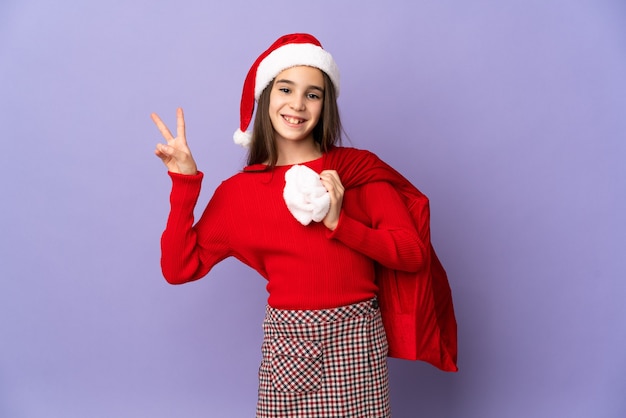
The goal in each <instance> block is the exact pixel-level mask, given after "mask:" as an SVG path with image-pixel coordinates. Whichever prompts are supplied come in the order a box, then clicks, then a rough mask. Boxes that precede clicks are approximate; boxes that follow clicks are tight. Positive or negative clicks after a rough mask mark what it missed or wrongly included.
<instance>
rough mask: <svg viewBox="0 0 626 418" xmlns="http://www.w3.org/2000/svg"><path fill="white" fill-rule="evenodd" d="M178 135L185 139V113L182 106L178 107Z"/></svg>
mask: <svg viewBox="0 0 626 418" xmlns="http://www.w3.org/2000/svg"><path fill="white" fill-rule="evenodd" d="M176 136H177V137H178V138H182V139H183V141H185V115H184V114H183V109H182V108H181V107H179V108H178V109H176ZM185 142H186V141H185Z"/></svg>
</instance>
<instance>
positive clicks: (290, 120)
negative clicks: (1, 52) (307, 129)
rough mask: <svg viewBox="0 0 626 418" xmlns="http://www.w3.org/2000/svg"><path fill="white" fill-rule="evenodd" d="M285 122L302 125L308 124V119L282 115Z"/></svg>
mask: <svg viewBox="0 0 626 418" xmlns="http://www.w3.org/2000/svg"><path fill="white" fill-rule="evenodd" d="M281 116H282V117H283V120H284V121H285V122H287V123H288V124H290V125H301V124H303V123H304V122H306V119H302V118H296V117H294V116H287V115H281Z"/></svg>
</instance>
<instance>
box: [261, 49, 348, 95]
mask: <svg viewBox="0 0 626 418" xmlns="http://www.w3.org/2000/svg"><path fill="white" fill-rule="evenodd" d="M299 65H305V66H309V67H315V68H319V69H320V70H322V71H324V72H325V73H326V74H328V77H330V79H331V81H332V82H333V85H334V86H335V91H336V92H337V96H339V69H338V68H337V64H335V60H333V57H332V55H330V54H329V53H328V52H326V51H325V50H323V49H322V48H320V47H319V46H317V45H313V44H287V45H283V46H281V47H280V48H278V49H276V50H274V51H272V53H270V54H269V55H268V56H267V57H265V59H264V60H263V61H261V62H260V63H259V68H258V69H257V72H256V82H255V83H254V98H255V99H256V100H259V97H260V96H261V93H263V90H265V87H267V86H268V85H269V84H270V82H271V81H272V80H273V79H274V78H275V77H276V76H277V75H278V74H280V73H281V72H282V71H284V70H286V69H288V68H291V67H296V66H299Z"/></svg>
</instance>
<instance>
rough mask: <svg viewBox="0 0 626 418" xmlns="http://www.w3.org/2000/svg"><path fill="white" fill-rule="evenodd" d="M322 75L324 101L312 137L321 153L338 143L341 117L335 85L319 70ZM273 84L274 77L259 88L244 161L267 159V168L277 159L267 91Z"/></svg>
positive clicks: (258, 161) (251, 163) (274, 163)
mask: <svg viewBox="0 0 626 418" xmlns="http://www.w3.org/2000/svg"><path fill="white" fill-rule="evenodd" d="M322 75H323V76H324V102H323V104H322V114H321V115H320V120H319V121H318V122H317V125H315V128H313V139H314V140H315V142H317V143H318V144H320V150H321V151H322V153H326V152H328V150H329V149H330V148H331V147H332V146H334V145H337V144H341V119H340V118H339V107H338V106H337V91H336V90H335V86H334V85H333V83H332V81H331V79H330V77H328V75H326V73H325V72H323V71H322ZM273 86H274V80H272V81H271V82H270V83H269V85H268V86H267V87H266V88H265V90H263V92H262V93H261V96H260V97H259V100H258V102H257V108H256V114H255V115H254V126H253V128H252V141H251V143H250V149H249V151H248V165H253V164H262V163H265V162H267V169H268V170H270V169H272V168H274V167H275V166H276V162H277V161H278V149H277V148H276V141H274V127H273V126H272V121H271V120H270V115H269V107H270V92H271V90H272V87H273Z"/></svg>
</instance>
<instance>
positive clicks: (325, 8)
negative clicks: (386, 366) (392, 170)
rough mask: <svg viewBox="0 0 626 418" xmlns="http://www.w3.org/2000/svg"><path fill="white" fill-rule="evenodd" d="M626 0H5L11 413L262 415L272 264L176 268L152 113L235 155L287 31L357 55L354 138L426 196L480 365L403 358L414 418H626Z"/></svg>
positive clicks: (408, 410) (6, 390)
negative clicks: (172, 278)
mask: <svg viewBox="0 0 626 418" xmlns="http://www.w3.org/2000/svg"><path fill="white" fill-rule="evenodd" d="M625 18H626V5H625V3H624V2H623V1H622V0H614V1H609V0H587V1H585V0H579V1H572V0H561V1H559V0H548V1H532V0H531V1H528V0H517V1H515V0H506V1H504V0H491V1H489V0H484V1H463V0H457V1H454V0H450V1H437V2H435V1H432V2H430V1H422V0H410V1H409V0H407V1H377V2H373V1H366V0H363V1H359V2H357V1H354V2H338V1H336V0H332V1H326V0H323V1H319V0H318V1H315V2H284V1H274V0H272V1H264V2H250V1H241V0H231V1H228V2H218V1H211V2H207V1H200V0H196V1H185V2H180V1H154V0H152V1H148V0H143V1H127V0H124V1H122V0H109V1H102V2H84V1H78V0H76V1H70V0H60V1H56V2H52V1H43V0H40V1H36V0H20V1H17V0H14V1H11V0H8V1H7V0H4V1H2V3H1V5H0V127H1V128H2V152H1V154H0V155H2V162H1V163H0V174H1V178H2V179H3V180H4V185H3V186H2V189H1V190H2V197H1V199H2V217H1V218H0V231H1V238H0V257H1V258H0V276H1V279H2V281H1V283H2V286H1V290H0V331H1V336H0V416H1V417H10V418H21V417H28V418H30V417H63V418H74V417H76V418H84V417H90V418H92V417H103V418H104V417H107V418H109V417H157V418H159V417H175V416H176V417H191V418H193V417H206V416H210V417H250V416H253V415H254V406H255V401H256V384H257V381H256V372H257V367H258V362H259V359H260V341H261V329H260V323H261V319H262V316H263V309H264V303H265V297H266V295H265V290H264V282H263V280H262V279H261V278H259V277H258V276H257V274H256V273H255V272H253V271H252V270H250V269H249V268H247V267H245V266H243V265H241V264H239V263H238V262H236V261H235V260H226V261H225V262H223V263H222V264H220V265H218V266H217V267H216V268H215V269H214V270H213V271H212V273H211V274H210V275H209V277H207V278H205V279H203V280H201V281H199V282H196V283H193V284H189V285H185V286H180V287H173V286H170V285H167V284H166V282H165V281H164V280H163V279H162V276H161V273H160V269H159V237H160V233H161V231H162V229H163V227H164V223H165V219H166V216H167V212H168V200H167V199H168V195H169V188H170V182H169V179H168V178H167V176H166V174H165V168H164V167H163V166H162V164H161V163H160V162H159V161H158V160H157V159H156V158H155V157H154V156H153V155H152V152H153V148H154V144H155V143H156V142H157V141H159V140H160V138H159V134H158V132H157V130H156V128H155V127H154V126H153V125H152V123H151V121H150V118H149V114H150V112H152V111H156V112H158V113H160V114H161V115H162V116H163V117H164V118H165V120H166V121H167V122H168V123H169V124H173V123H174V112H175V108H176V106H183V107H184V108H185V111H186V116H187V123H188V138H189V142H190V144H191V147H192V149H193V151H194V154H195V156H196V159H197V161H198V164H199V166H200V167H201V169H202V170H203V171H205V173H206V177H205V181H204V186H203V187H204V188H203V193H202V195H201V197H200V205H199V210H201V209H202V208H203V206H204V205H205V204H206V202H207V200H208V199H209V198H210V196H211V194H212V191H213V190H214V188H215V187H216V186H217V184H218V183H219V181H221V180H222V179H224V178H226V177H228V176H230V175H231V174H233V173H234V172H235V171H236V170H238V169H239V168H241V166H242V164H243V161H244V157H245V153H244V151H243V150H242V149H241V148H239V147H237V146H235V145H234V144H233V143H232V140H231V137H232V133H233V132H234V130H235V129H236V128H237V126H238V103H239V94H240V91H241V85H242V82H243V79H244V76H245V73H246V72H247V69H248V67H249V65H250V64H251V62H252V61H253V60H254V59H255V58H256V56H257V55H258V54H259V53H260V52H261V51H262V50H263V49H264V48H265V47H267V46H268V45H269V44H270V43H271V42H272V41H273V40H274V39H275V38H276V37H278V36H279V35H281V34H283V33H288V32H294V31H307V32H312V33H314V34H315V35H317V36H318V37H319V38H320V40H321V41H322V43H323V44H324V46H325V47H326V48H327V49H328V50H329V51H330V52H331V53H333V55H334V56H335V57H336V60H337V62H338V64H339V66H340V69H341V71H342V94H341V97H340V106H341V109H342V115H343V118H344V123H345V128H346V131H347V133H348V135H349V136H350V139H351V142H346V143H347V144H348V145H350V144H352V145H353V146H356V147H359V148H366V149H370V150H372V151H374V152H376V153H377V154H378V155H379V156H381V157H382V158H383V159H384V160H386V161H387V162H389V163H390V164H391V165H393V166H394V167H396V168H397V169H398V170H400V171H401V172H402V173H404V174H405V175H406V176H407V177H408V178H409V179H411V180H412V181H413V182H414V183H415V184H416V185H417V186H418V187H419V188H420V189H422V191H424V192H425V193H426V194H427V195H428V196H429V197H430V198H431V207H432V212H433V217H432V230H433V241H434V243H435V245H436V248H437V250H438V252H439V254H440V257H441V259H442V261H443V262H444V265H445V266H446V268H447V270H448V274H449V276H450V282H451V284H452V288H453V292H454V297H455V303H456V312H457V317H458V322H459V338H460V341H459V342H460V345H459V347H460V357H459V365H460V367H461V371H460V372H459V373H458V374H446V373H443V372H439V371H438V370H436V369H434V368H432V367H430V366H428V365H426V364H422V363H412V362H406V361H399V360H391V361H390V368H391V384H392V401H393V410H394V417H416V416H421V417H450V418H451V417H459V418H474V417H476V418H490V417H493V418H502V417H507V418H515V417H520V418H521V417H524V418H527V417H533V418H538V417H546V418H554V417H593V418H603V417H607V418H609V417H611V418H614V417H623V416H626V400H625V399H626V397H625V395H624V394H625V393H626V377H625V372H626V356H625V353H626V303H625V302H624V300H625V299H626V284H625V278H626V263H625V260H626V257H625V256H624V252H625V251H624V250H625V248H626V245H625V242H624V241H625V239H626V223H625V215H624V213H626V184H625V183H626V168H625V167H626V164H625V162H624V160H625V157H626V149H625V148H626V19H625Z"/></svg>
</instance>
